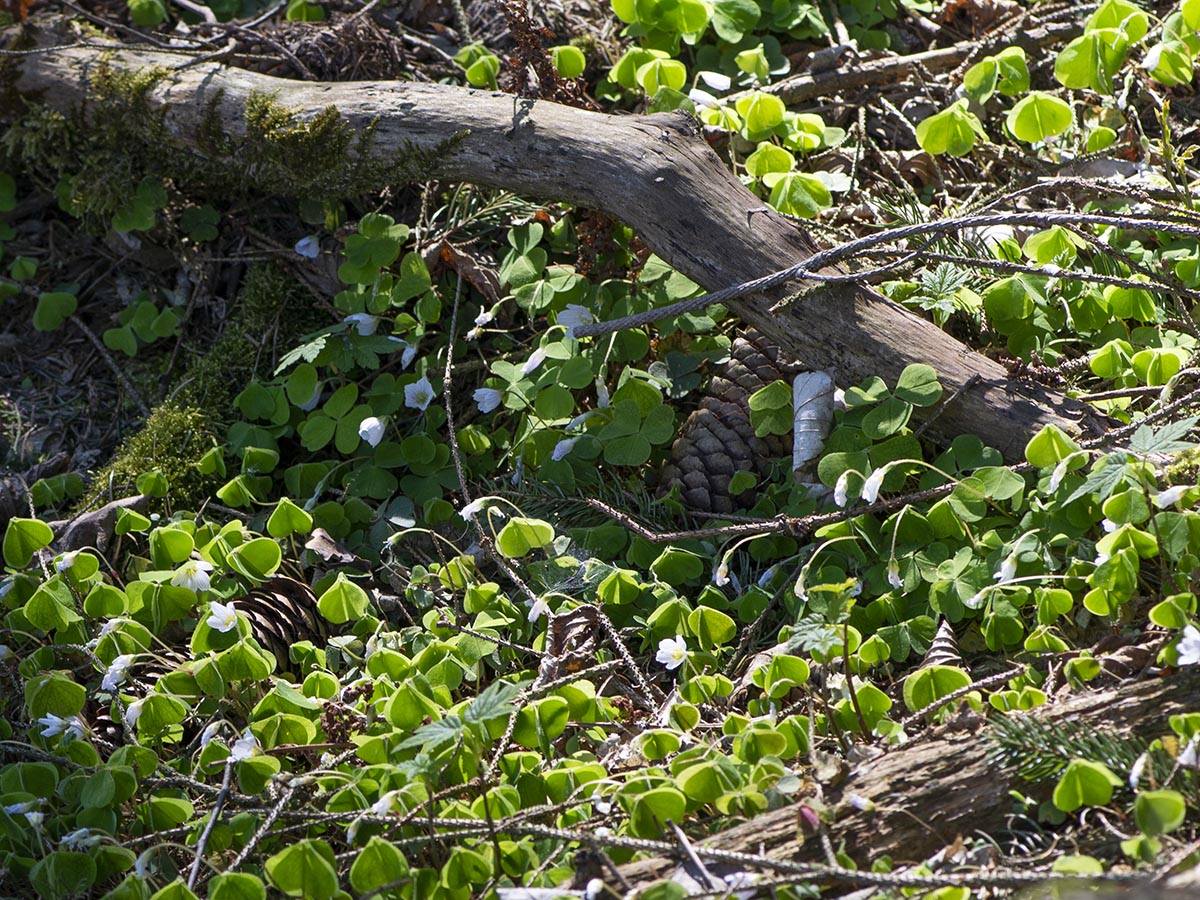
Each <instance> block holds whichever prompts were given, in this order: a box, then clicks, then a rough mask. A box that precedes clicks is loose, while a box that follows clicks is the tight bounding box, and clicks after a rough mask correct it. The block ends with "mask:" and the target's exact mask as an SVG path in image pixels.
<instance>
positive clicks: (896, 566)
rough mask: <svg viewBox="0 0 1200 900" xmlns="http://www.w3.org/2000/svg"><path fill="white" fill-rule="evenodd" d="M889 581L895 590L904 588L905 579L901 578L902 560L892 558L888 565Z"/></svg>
mask: <svg viewBox="0 0 1200 900" xmlns="http://www.w3.org/2000/svg"><path fill="white" fill-rule="evenodd" d="M887 580H888V584H890V585H891V586H892V587H893V588H894V589H896V590H899V589H900V588H902V587H903V586H904V579H903V578H901V577H900V560H898V559H896V557H894V556H893V557H892V558H891V559H889V560H888V564H887Z"/></svg>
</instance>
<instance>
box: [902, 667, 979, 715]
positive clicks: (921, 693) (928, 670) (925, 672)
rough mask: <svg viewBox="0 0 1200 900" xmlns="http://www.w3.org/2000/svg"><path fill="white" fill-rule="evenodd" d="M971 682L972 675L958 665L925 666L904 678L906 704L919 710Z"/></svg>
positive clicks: (910, 709) (913, 710)
mask: <svg viewBox="0 0 1200 900" xmlns="http://www.w3.org/2000/svg"><path fill="white" fill-rule="evenodd" d="M970 683H971V676H970V675H968V674H967V673H966V672H964V671H963V670H962V669H960V668H958V667H957V666H925V667H924V668H921V669H917V671H915V672H913V673H912V674H911V675H909V676H908V677H907V678H905V679H904V690H903V693H904V705H905V706H907V707H908V709H909V711H910V712H917V711H918V710H922V709H925V708H926V707H927V706H929V705H930V704H932V703H935V702H936V701H938V700H940V699H941V698H942V697H946V696H948V695H950V694H952V693H954V692H955V691H958V690H961V689H962V688H965V687H966V686H967V685H969V684H970Z"/></svg>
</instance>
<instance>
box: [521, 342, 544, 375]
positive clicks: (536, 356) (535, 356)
mask: <svg viewBox="0 0 1200 900" xmlns="http://www.w3.org/2000/svg"><path fill="white" fill-rule="evenodd" d="M545 361H546V351H545V350H543V349H542V348H541V347H538V348H537V349H536V350H534V351H533V352H532V353H531V354H529V359H527V360H525V365H523V366H521V374H522V375H528V374H529V373H530V372H532V371H533V370H534V369H536V368H537V367H538V366H540V365H541V364H542V363H543V362H545Z"/></svg>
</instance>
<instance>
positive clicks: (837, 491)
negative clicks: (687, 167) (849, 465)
mask: <svg viewBox="0 0 1200 900" xmlns="http://www.w3.org/2000/svg"><path fill="white" fill-rule="evenodd" d="M849 489H850V470H849V469H847V470H846V471H845V472H843V473H842V474H841V475H839V476H838V480H837V484H835V485H834V486H833V502H834V504H836V505H837V506H838V507H844V506H845V505H846V504H847V503H848V502H849V500H850V498H849V497H847V496H846V491H848V490H849Z"/></svg>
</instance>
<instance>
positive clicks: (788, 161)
mask: <svg viewBox="0 0 1200 900" xmlns="http://www.w3.org/2000/svg"><path fill="white" fill-rule="evenodd" d="M794 168H796V158H795V157H794V156H792V154H790V153H788V152H787V151H786V150H784V149H783V148H782V147H777V146H776V145H774V144H772V143H769V142H767V141H763V142H762V143H761V144H759V145H758V149H757V150H755V151H754V152H753V153H751V154H750V155H749V156H748V157H746V171H747V172H749V173H750V174H751V175H753V176H754V177H755V178H761V177H762V176H763V175H766V174H767V173H768V172H790V171H792V169H794Z"/></svg>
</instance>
